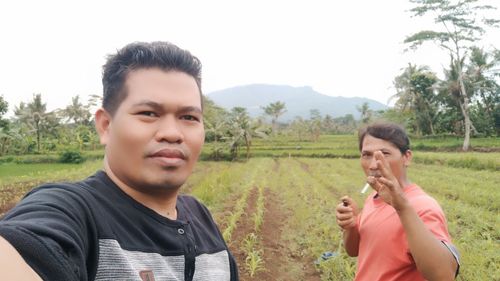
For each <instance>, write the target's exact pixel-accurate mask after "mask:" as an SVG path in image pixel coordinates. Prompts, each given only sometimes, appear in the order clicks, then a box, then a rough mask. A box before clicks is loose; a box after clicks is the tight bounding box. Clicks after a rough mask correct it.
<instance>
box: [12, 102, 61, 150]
mask: <svg viewBox="0 0 500 281" xmlns="http://www.w3.org/2000/svg"><path fill="white" fill-rule="evenodd" d="M14 115H15V118H16V119H17V121H18V122H20V123H21V124H24V125H26V126H27V128H28V130H27V133H31V132H34V133H35V134H36V147H37V151H38V152H40V150H41V149H40V146H41V138H42V136H43V135H44V134H50V133H53V132H54V130H55V129H56V128H57V125H58V120H57V118H56V116H55V114H54V113H53V112H47V104H46V103H43V102H42V95H41V94H34V95H33V100H32V101H31V102H29V103H24V102H21V103H20V104H19V106H18V107H16V108H15V109H14Z"/></svg>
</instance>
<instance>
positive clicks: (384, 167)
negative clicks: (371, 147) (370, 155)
mask: <svg viewBox="0 0 500 281" xmlns="http://www.w3.org/2000/svg"><path fill="white" fill-rule="evenodd" d="M374 157H375V159H376V160H377V168H378V169H379V171H380V173H381V174H382V176H383V177H385V178H392V171H391V167H389V163H387V161H386V159H385V157H384V154H383V153H382V151H375V153H374Z"/></svg>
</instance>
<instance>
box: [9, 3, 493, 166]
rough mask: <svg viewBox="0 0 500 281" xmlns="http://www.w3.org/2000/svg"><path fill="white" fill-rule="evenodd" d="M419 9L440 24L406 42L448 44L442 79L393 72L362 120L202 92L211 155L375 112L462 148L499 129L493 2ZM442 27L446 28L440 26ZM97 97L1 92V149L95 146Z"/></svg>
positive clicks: (330, 127)
mask: <svg viewBox="0 0 500 281" xmlns="http://www.w3.org/2000/svg"><path fill="white" fill-rule="evenodd" d="M410 2H412V3H414V4H415V7H414V8H412V9H411V10H410V12H411V13H413V15H414V16H424V15H432V16H434V21H435V23H436V25H435V26H436V28H438V29H437V30H423V31H420V32H417V33H415V34H412V35H410V36H408V37H407V38H406V40H405V42H406V43H407V44H408V46H409V47H410V49H417V48H419V47H420V46H422V44H424V43H426V42H431V43H434V44H436V45H437V46H439V47H440V48H442V49H443V50H445V51H446V52H447V53H448V55H449V64H448V66H447V67H444V68H443V69H442V71H443V74H444V78H443V79H440V78H438V75H437V74H436V72H435V71H433V70H432V69H430V67H429V66H425V65H417V64H413V63H409V64H408V66H407V67H406V68H404V69H402V72H401V73H400V74H399V75H398V76H397V77H395V79H394V86H395V89H396V94H395V95H394V96H393V97H392V98H393V100H394V101H395V103H394V107H393V108H390V109H388V110H385V111H377V112H374V111H373V110H371V109H370V108H369V106H368V104H366V103H365V104H361V105H359V106H358V111H359V112H360V114H361V118H360V120H356V119H355V118H354V116H353V115H351V114H348V115H345V116H343V117H337V118H333V117H332V116H331V115H328V114H327V115H325V116H322V115H321V113H320V112H319V111H318V110H317V109H311V110H310V116H309V118H302V117H296V118H295V119H293V120H292V121H290V122H288V123H284V122H279V121H280V120H279V117H280V116H282V115H283V114H284V113H285V112H286V104H285V103H283V102H281V101H276V102H273V103H270V104H269V105H267V106H264V107H262V113H263V114H262V116H260V117H257V118H251V117H250V116H249V114H248V112H247V111H246V109H245V108H243V107H235V108H232V109H230V110H226V109H223V108H221V107H219V106H217V105H216V104H215V103H214V102H213V101H211V100H210V99H208V98H207V97H204V115H205V117H204V122H205V127H206V140H207V142H210V143H211V147H212V151H213V152H212V157H213V158H215V159H217V158H219V157H221V156H222V154H223V151H226V150H228V151H229V154H230V156H231V157H232V158H237V157H239V155H240V154H244V155H246V157H249V155H250V149H251V146H252V139H253V138H256V137H258V138H267V137H277V136H287V137H289V138H294V139H297V140H299V141H317V140H318V138H319V136H320V135H321V134H346V133H348V134H351V133H353V132H355V131H356V129H357V128H358V127H359V126H360V125H362V124H367V123H369V122H373V121H375V120H378V119H385V120H390V121H395V122H398V123H401V124H404V125H405V127H406V128H407V129H408V130H409V131H410V133H413V134H414V135H416V136H427V135H455V136H462V137H463V138H464V143H463V147H462V148H463V150H464V151H466V150H468V149H469V147H470V137H471V136H474V135H476V136H493V137H498V136H500V86H499V81H498V79H499V77H500V70H499V67H500V50H498V49H496V48H494V47H492V48H490V49H486V48H485V47H480V46H477V45H475V44H476V43H477V42H478V41H479V39H480V38H481V37H482V36H483V35H484V34H485V32H486V31H485V28H494V27H498V26H499V23H500V20H497V19H495V18H486V17H478V15H477V11H488V10H493V9H495V8H494V7H491V6H488V5H482V4H480V0H455V1H448V0H410ZM439 27H441V28H439ZM99 99H100V98H99V97H97V96H92V97H91V99H90V100H89V101H87V102H85V103H84V102H82V101H81V100H80V98H79V97H78V96H75V97H73V98H72V102H71V104H69V105H68V106H66V107H65V108H63V109H57V110H54V111H51V112H48V111H47V107H46V103H44V102H43V100H42V95H41V94H34V95H33V98H32V100H31V101H28V102H21V103H20V104H19V105H16V106H15V107H14V116H13V117H12V118H10V119H7V118H5V117H4V115H5V114H6V112H7V111H8V106H9V105H8V103H7V101H6V100H5V99H4V98H3V96H2V95H0V156H2V155H6V154H12V155H20V154H29V153H45V152H48V151H61V150H65V149H76V150H79V151H81V150H92V149H96V147H98V137H97V134H96V132H95V130H94V124H93V114H91V112H90V109H91V108H92V107H94V106H96V105H97V103H98V102H99Z"/></svg>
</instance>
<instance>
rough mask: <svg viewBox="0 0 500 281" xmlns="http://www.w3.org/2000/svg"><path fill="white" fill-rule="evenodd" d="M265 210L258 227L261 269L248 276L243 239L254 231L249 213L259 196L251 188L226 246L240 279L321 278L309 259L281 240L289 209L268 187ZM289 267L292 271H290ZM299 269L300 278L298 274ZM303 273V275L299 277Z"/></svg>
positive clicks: (252, 211) (314, 279)
mask: <svg viewBox="0 0 500 281" xmlns="http://www.w3.org/2000/svg"><path fill="white" fill-rule="evenodd" d="M264 196H265V204H264V206H265V212H264V220H263V224H262V226H261V230H260V232H259V233H257V235H258V237H259V239H260V244H259V248H260V249H263V260H264V263H263V265H264V269H263V270H261V271H258V272H257V274H255V275H254V276H253V277H250V275H249V272H248V270H247V269H246V265H245V258H246V254H245V252H244V251H243V246H242V243H243V240H244V239H245V237H246V236H247V235H248V234H249V233H252V232H255V230H254V221H253V219H252V215H253V214H254V212H255V210H256V201H257V197H258V192H257V188H256V187H254V188H253V189H252V191H251V193H250V194H249V197H248V201H247V202H248V205H247V207H246V209H245V212H244V215H243V216H242V217H241V218H240V220H239V221H238V225H237V228H236V229H235V230H234V232H233V235H232V238H231V243H230V244H229V248H230V250H231V252H232V253H233V255H234V256H235V258H236V261H237V263H238V268H239V274H240V280H242V281H249V280H265V281H280V280H281V281H285V280H287V281H288V280H312V281H316V280H320V276H319V273H318V272H317V271H316V270H315V268H314V265H313V259H312V258H305V257H302V256H301V255H297V254H294V253H292V252H291V251H290V250H289V248H288V247H287V244H288V241H283V240H282V239H283V238H282V233H283V229H284V227H285V224H286V221H287V219H288V214H287V213H288V212H287V211H286V210H285V209H284V207H283V205H282V204H281V202H280V200H279V197H278V196H277V195H276V194H275V193H273V192H272V191H270V190H269V189H268V188H266V189H265V191H264ZM292 268H293V269H294V270H292ZM297 271H300V275H301V276H300V277H299V276H297ZM302 276H306V277H302Z"/></svg>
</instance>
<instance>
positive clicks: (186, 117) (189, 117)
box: [181, 115, 200, 122]
mask: <svg viewBox="0 0 500 281" xmlns="http://www.w3.org/2000/svg"><path fill="white" fill-rule="evenodd" d="M181 119H183V120H187V121H196V122H199V121H200V118H198V117H196V116H193V115H182V116H181Z"/></svg>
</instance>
